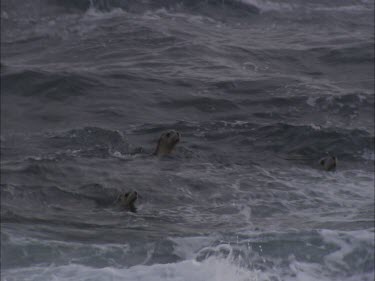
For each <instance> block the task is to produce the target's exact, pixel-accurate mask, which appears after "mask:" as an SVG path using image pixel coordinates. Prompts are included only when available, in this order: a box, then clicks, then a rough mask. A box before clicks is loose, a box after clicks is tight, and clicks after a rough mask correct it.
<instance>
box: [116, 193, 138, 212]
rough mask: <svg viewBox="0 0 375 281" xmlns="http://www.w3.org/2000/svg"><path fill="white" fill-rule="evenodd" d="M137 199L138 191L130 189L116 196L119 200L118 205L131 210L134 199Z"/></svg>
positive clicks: (133, 206) (133, 207) (132, 210)
mask: <svg viewBox="0 0 375 281" xmlns="http://www.w3.org/2000/svg"><path fill="white" fill-rule="evenodd" d="M137 199H138V193H137V191H130V192H126V193H124V194H120V195H119V197H118V201H119V202H120V205H121V206H122V207H124V208H126V209H129V210H130V211H131V212H135V211H136V208H135V205H134V203H135V201H137Z"/></svg>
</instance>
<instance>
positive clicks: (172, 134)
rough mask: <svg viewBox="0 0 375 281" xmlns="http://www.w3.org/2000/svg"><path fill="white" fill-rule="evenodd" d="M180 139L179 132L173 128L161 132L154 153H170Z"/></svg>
mask: <svg viewBox="0 0 375 281" xmlns="http://www.w3.org/2000/svg"><path fill="white" fill-rule="evenodd" d="M180 139H181V135H180V133H179V132H177V131H175V130H170V131H166V132H164V133H162V134H161V136H160V138H159V140H158V145H157V147H156V150H155V152H154V154H155V155H159V156H161V155H167V154H170V153H171V152H172V151H173V149H174V148H175V146H176V144H177V143H178V142H179V141H180Z"/></svg>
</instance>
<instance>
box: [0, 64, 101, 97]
mask: <svg viewBox="0 0 375 281" xmlns="http://www.w3.org/2000/svg"><path fill="white" fill-rule="evenodd" d="M1 82H2V83H1V90H2V94H4V95H15V96H22V97H32V98H34V99H35V98H39V99H45V100H48V101H65V100H67V99H69V98H74V97H79V96H85V95H89V94H90V92H91V91H92V90H93V89H94V88H97V87H101V86H103V85H102V84H101V83H100V82H99V81H98V80H96V79H93V78H90V77H87V76H84V75H81V74H77V73H69V72H58V73H52V72H46V71H40V70H20V71H6V72H4V73H1Z"/></svg>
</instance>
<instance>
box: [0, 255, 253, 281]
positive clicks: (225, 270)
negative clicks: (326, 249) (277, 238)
mask: <svg viewBox="0 0 375 281" xmlns="http://www.w3.org/2000/svg"><path fill="white" fill-rule="evenodd" d="M259 273H260V272H258V271H249V270H247V269H244V268H241V267H239V266H236V265H235V264H233V263H231V262H230V261H229V260H227V259H218V258H215V257H212V258H208V259H207V260H205V261H203V262H197V261H195V260H185V261H182V262H178V263H171V264H154V265H151V266H146V265H137V266H133V267H130V268H114V267H105V268H92V267H88V266H83V265H76V264H70V265H63V266H54V265H52V266H50V267H30V268H27V269H15V270H5V271H3V279H2V280H3V281H15V280H24V281H47V280H48V281H50V280H59V281H89V280H90V281H106V280H108V281H109V280H111V281H117V280H118V281H134V280H139V281H150V280H152V281H165V280H168V281H184V280H194V281H211V280H212V281H229V280H230V281H252V280H254V281H257V280H260V279H259Z"/></svg>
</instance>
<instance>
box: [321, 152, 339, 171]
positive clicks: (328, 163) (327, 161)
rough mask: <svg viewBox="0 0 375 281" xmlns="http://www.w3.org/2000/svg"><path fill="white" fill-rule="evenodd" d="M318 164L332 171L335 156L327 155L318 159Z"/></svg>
mask: <svg viewBox="0 0 375 281" xmlns="http://www.w3.org/2000/svg"><path fill="white" fill-rule="evenodd" d="M319 164H320V165H321V166H322V167H323V168H324V170H326V171H332V170H334V169H336V165H337V157H335V156H331V155H328V156H326V157H323V158H322V159H320V160H319Z"/></svg>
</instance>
